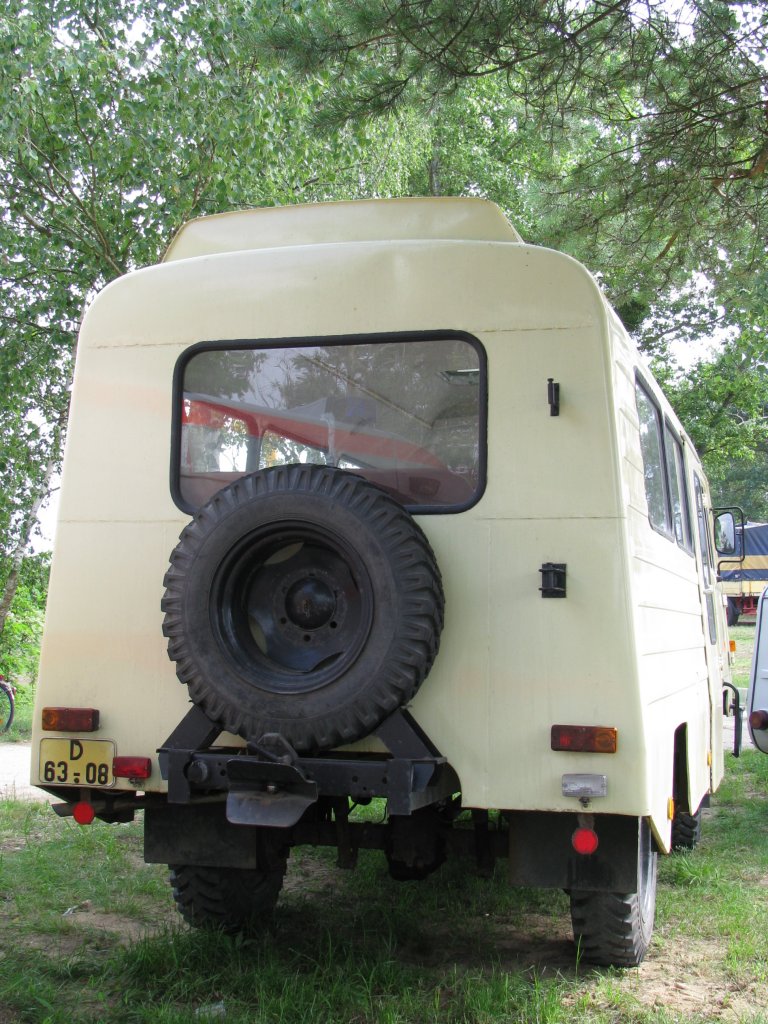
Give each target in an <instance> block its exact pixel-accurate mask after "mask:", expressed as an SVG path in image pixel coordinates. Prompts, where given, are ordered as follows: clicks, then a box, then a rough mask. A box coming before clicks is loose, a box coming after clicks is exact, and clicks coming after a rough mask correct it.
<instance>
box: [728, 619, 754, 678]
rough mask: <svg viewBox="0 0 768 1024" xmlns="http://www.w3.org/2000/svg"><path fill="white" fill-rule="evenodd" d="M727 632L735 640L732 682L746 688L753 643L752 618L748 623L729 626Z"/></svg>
mask: <svg viewBox="0 0 768 1024" xmlns="http://www.w3.org/2000/svg"><path fill="white" fill-rule="evenodd" d="M728 632H729V634H730V638H731V640H735V641H736V660H735V662H734V663H733V665H732V672H733V684H734V686H739V687H741V688H743V689H746V688H747V687H748V686H749V671H750V667H751V664H752V648H753V647H754V643H755V624H754V620H753V621H752V622H751V623H749V624H744V625H738V626H731V628H730V629H729V631H728Z"/></svg>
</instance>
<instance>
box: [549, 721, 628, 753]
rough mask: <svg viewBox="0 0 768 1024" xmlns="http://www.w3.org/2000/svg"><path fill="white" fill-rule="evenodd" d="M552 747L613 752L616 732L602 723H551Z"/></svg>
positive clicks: (579, 750) (578, 750)
mask: <svg viewBox="0 0 768 1024" xmlns="http://www.w3.org/2000/svg"><path fill="white" fill-rule="evenodd" d="M551 742H552V749H553V750H570V751H573V752H576V753H580V754H615V753H616V748H617V743H618V733H617V731H616V729H612V728H610V727H608V726H603V725H553V726H552V740H551Z"/></svg>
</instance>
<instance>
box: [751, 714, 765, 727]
mask: <svg viewBox="0 0 768 1024" xmlns="http://www.w3.org/2000/svg"><path fill="white" fill-rule="evenodd" d="M749 724H750V725H751V726H752V728H753V729H758V730H759V729H768V711H753V712H752V714H751V715H750V716H749Z"/></svg>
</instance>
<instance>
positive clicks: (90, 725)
mask: <svg viewBox="0 0 768 1024" xmlns="http://www.w3.org/2000/svg"><path fill="white" fill-rule="evenodd" d="M98 728H99V711H98V708H43V729H44V730H45V731H46V732H96V730H97V729H98Z"/></svg>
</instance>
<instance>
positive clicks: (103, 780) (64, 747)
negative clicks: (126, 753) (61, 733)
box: [40, 739, 115, 786]
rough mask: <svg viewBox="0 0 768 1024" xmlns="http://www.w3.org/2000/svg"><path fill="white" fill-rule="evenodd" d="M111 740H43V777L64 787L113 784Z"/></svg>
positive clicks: (41, 747) (41, 761) (42, 778)
mask: <svg viewBox="0 0 768 1024" xmlns="http://www.w3.org/2000/svg"><path fill="white" fill-rule="evenodd" d="M114 756H115V744H114V743H113V742H112V741H111V740H61V739H45V740H40V780H41V782H48V783H55V784H58V785H60V786H113V785H114V783H115V780H114V777H113V775H112V758H113V757H114Z"/></svg>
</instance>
